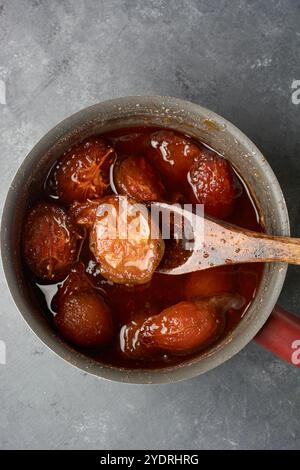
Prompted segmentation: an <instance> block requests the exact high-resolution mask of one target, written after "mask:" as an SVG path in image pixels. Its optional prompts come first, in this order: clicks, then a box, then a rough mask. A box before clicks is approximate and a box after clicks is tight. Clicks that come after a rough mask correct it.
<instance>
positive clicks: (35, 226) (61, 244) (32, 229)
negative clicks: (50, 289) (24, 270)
mask: <svg viewBox="0 0 300 470" xmlns="http://www.w3.org/2000/svg"><path fill="white" fill-rule="evenodd" d="M77 242H78V234H77V232H76V229H75V227H74V225H73V224H72V222H71V221H70V220H69V218H68V216H67V213H66V211H65V210H64V209H62V208H61V207H59V206H58V205H57V204H53V203H38V204H37V205H35V206H34V207H33V208H32V209H31V210H30V211H29V213H28V214H27V216H26V219H25V223H24V234H23V254H24V258H25V261H26V263H27V265H28V266H29V268H30V269H31V271H32V272H33V273H34V274H35V275H36V276H37V277H38V278H40V279H43V280H48V281H59V280H61V279H63V278H64V277H65V276H66V275H67V274H68V271H69V270H70V268H71V266H72V265H73V264H74V262H75V261H76V258H77Z"/></svg>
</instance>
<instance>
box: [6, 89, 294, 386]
mask: <svg viewBox="0 0 300 470" xmlns="http://www.w3.org/2000/svg"><path fill="white" fill-rule="evenodd" d="M131 126H132V127H133V126H158V127H164V128H172V129H175V130H178V131H180V132H182V133H186V134H189V135H191V136H193V137H195V138H196V139H199V140H202V141H204V142H206V143H207V144H208V145H209V146H211V147H212V148H214V149H215V150H217V151H218V152H220V153H221V154H224V155H226V157H227V158H228V159H229V160H230V161H231V162H232V164H233V165H234V167H235V168H236V169H237V171H238V172H239V174H240V175H241V176H242V178H243V180H244V181H245V183H246V184H247V186H248V188H250V191H251V194H252V197H253V198H254V200H255V201H256V204H257V207H258V208H259V211H260V215H261V220H262V222H263V224H264V227H265V230H266V232H267V233H269V234H274V235H283V236H289V234H290V228H289V218H288V212H287V208H286V204H285V200H284V197H283V194H282V191H281V189H280V186H279V183H278V181H277V179H276V177H275V175H274V173H273V171H272V169H271V168H270V166H269V164H268V162H267V161H266V159H265V157H264V156H263V155H262V153H261V152H260V151H259V150H258V148H257V147H256V146H255V145H254V144H253V143H252V142H251V141H250V140H249V139H248V138H247V137H246V136H245V135H244V134H243V133H242V132H241V131H240V130H239V129H237V128H236V127H235V126H234V125H233V124H231V123H230V122H228V121H227V120H225V119H224V118H223V117H221V116H218V115H217V114H215V113H214V112H212V111H210V110H208V109H205V108H203V107H202V106H199V105H198V104H194V103H190V102H187V101H182V100H179V99H176V98H172V97H163V96H131V97H125V98H117V99H113V100H110V101H105V102H103V103H99V104H96V105H94V106H91V107H88V108H86V109H83V110H81V111H79V112H78V113H76V114H74V115H72V116H71V117H69V118H67V119H65V120H64V121H63V122H61V123H60V124H58V125H57V126H56V127H54V128H53V129H52V130H51V131H50V132H48V133H47V134H46V135H45V136H44V137H43V138H42V139H41V140H40V141H39V142H38V143H37V144H36V145H35V147H34V148H33V149H32V150H31V152H30V153H29V154H28V155H27V157H26V158H25V159H24V161H23V163H22V164H21V166H20V168H19V170H18V171H17V174H16V176H15V177H14V180H13V182H12V183H11V185H10V188H9V191H8V194H7V198H6V201H5V206H4V210H3V216H2V222H1V251H2V262H3V267H4V272H5V276H6V279H7V284H8V287H9V289H10V292H11V294H12V297H13V299H14V302H15V304H16V306H17V307H18V309H19V311H20V313H21V315H22V316H23V318H24V319H25V321H26V322H27V324H28V325H29V326H30V328H31V329H32V331H33V332H34V333H35V334H36V335H37V336H38V337H39V338H40V340H41V341H42V342H43V343H44V344H45V345H47V346H48V347H49V348H50V349H51V350H52V351H54V352H55V353H56V354H57V355H58V356H60V357H61V358H63V359H64V360H65V361H67V362H68V363H70V364H72V365H75V366H77V367H78V368H80V369H82V370H83V371H85V372H88V373H91V374H93V375H96V376H98V377H103V378H107V379H110V380H115V381H119V382H129V383H167V382H175V381H178V380H184V379H187V378H191V377H194V376H197V375H199V374H202V373H204V372H206V371H208V370H210V369H212V368H214V367H216V366H218V365H220V364H222V363H223V362H225V361H226V360H228V359H230V358H231V357H232V356H233V355H234V354H237V353H238V352H239V351H240V350H241V349H242V348H243V347H245V346H246V345H247V344H248V343H249V342H250V341H251V340H252V339H253V338H255V340H256V341H257V342H258V343H260V344H261V345H262V346H265V347H266V348H268V349H270V350H271V351H273V352H274V353H275V354H277V355H278V356H280V357H281V358H283V359H284V360H286V361H288V362H290V363H291V364H294V365H296V366H297V365H298V366H299V362H300V361H298V358H299V357H300V354H298V353H299V346H300V319H299V318H297V317H296V316H294V315H292V314H289V313H288V312H286V311H284V310H283V309H282V308H280V307H279V306H277V305H276V302H277V299H278V296H279V294H280V291H281V289H282V286H283V283H284V279H285V276H286V271H287V265H286V264H282V263H270V264H266V265H265V266H264V270H263V276H262V280H261V283H260V286H259V289H258V291H257V294H256V297H255V299H254V300H253V302H252V304H251V306H250V308H249V309H248V311H247V314H246V315H245V316H244V317H243V319H242V320H241V322H240V323H239V325H238V326H237V327H236V328H235V329H234V330H233V331H232V332H231V333H230V334H228V335H227V336H226V337H225V338H224V339H222V340H221V341H220V342H219V343H218V344H217V345H215V346H214V347H213V348H212V349H210V350H209V351H208V352H207V353H204V354H201V355H199V356H198V357H197V356H196V357H193V358H192V359H190V360H188V361H186V362H184V363H182V364H180V365H174V366H170V367H166V368H163V369H154V370H149V369H148V370H147V369H145V370H144V369H142V368H141V369H133V370H128V369H123V368H117V367H112V366H109V365H107V364H101V363H99V362H97V361H95V360H94V359H92V358H90V357H87V356H85V355H83V354H82V353H80V352H78V351H76V350H75V349H73V348H72V347H71V346H70V345H68V344H66V343H65V342H63V341H62V340H61V339H60V338H59V337H58V336H57V335H56V333H55V332H54V331H53V329H52V328H51V326H50V325H49V323H48V322H47V320H46V319H45V317H44V316H43V315H41V313H40V307H39V304H38V302H37V300H36V299H34V298H33V297H32V295H31V294H30V292H29V290H28V288H27V284H26V280H25V278H24V272H23V270H22V265H21V257H20V237H21V221H22V218H23V214H24V211H25V210H26V208H27V205H28V194H29V190H30V187H31V185H32V182H34V180H35V179H36V178H38V177H39V175H40V174H41V172H44V171H45V168H49V169H50V168H51V165H52V164H53V162H54V161H55V160H56V159H57V157H58V156H59V155H61V154H62V153H63V152H64V151H65V150H66V149H67V148H69V147H70V145H71V144H72V143H73V142H74V141H75V140H78V139H80V138H85V137H87V136H89V135H92V134H96V133H102V132H107V131H110V130H112V129H118V128H125V127H131ZM297 348H298V352H297Z"/></svg>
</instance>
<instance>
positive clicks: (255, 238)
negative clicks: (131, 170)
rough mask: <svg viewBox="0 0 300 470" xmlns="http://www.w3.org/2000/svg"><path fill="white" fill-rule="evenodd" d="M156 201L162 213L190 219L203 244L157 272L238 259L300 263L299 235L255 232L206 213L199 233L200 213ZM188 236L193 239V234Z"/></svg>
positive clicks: (197, 239) (183, 270)
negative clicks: (174, 265) (177, 263)
mask: <svg viewBox="0 0 300 470" xmlns="http://www.w3.org/2000/svg"><path fill="white" fill-rule="evenodd" d="M153 205H154V206H155V207H156V210H158V211H159V212H161V213H162V214H165V215H166V214H168V213H169V214H168V215H170V213H171V214H172V213H173V214H174V213H175V214H177V215H181V216H182V217H184V218H185V219H186V220H188V221H189V222H188V223H189V224H190V229H191V232H193V237H192V238H193V239H194V241H195V242H196V243H197V242H198V247H200V248H199V249H192V250H191V251H190V255H188V256H187V257H186V258H187V259H185V260H184V262H183V263H182V264H180V265H179V266H176V267H171V268H169V267H168V266H167V267H165V266H164V265H162V267H161V268H160V269H159V270H158V272H161V273H164V274H184V273H189V272H192V271H198V270H201V269H207V268H210V267H213V266H220V265H225V264H238V263H258V262H259V263H269V262H274V261H275V262H284V263H290V264H300V239H297V238H289V237H276V236H271V235H266V234H264V233H257V232H252V231H250V230H244V229H242V228H240V227H237V226H235V225H231V224H228V223H225V222H220V221H217V220H213V219H209V218H206V217H205V218H204V217H201V221H202V224H203V225H202V227H203V231H202V232H201V231H200V232H201V233H200V232H199V226H201V223H200V220H199V217H200V216H199V215H196V214H191V212H189V211H187V210H185V209H182V208H180V207H179V206H177V205H169V204H165V203H159V202H158V203H153ZM191 215H192V217H191ZM197 232H198V233H197ZM199 234H200V235H199ZM189 239H191V237H190V236H189Z"/></svg>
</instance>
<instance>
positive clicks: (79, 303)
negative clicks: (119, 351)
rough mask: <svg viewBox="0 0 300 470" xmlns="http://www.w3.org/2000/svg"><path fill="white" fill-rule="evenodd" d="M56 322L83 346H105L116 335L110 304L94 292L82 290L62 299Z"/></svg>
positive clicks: (70, 339)
mask: <svg viewBox="0 0 300 470" xmlns="http://www.w3.org/2000/svg"><path fill="white" fill-rule="evenodd" d="M54 323H55V325H56V327H57V329H58V330H59V332H60V333H61V335H62V336H63V337H64V338H65V339H66V340H67V341H69V342H70V343H72V344H75V345H77V346H80V347H83V348H99V347H103V346H105V345H107V344H108V343H109V342H110V340H111V339H112V336H113V324H112V319H111V314H110V311H109V308H108V307H107V305H106V304H105V302H104V300H103V299H102V298H101V297H100V296H99V295H97V294H96V293H93V292H87V291H78V292H75V293H73V294H70V295H68V296H67V297H66V298H65V299H64V301H63V302H61V304H60V309H59V313H58V314H57V315H56V316H55V319H54Z"/></svg>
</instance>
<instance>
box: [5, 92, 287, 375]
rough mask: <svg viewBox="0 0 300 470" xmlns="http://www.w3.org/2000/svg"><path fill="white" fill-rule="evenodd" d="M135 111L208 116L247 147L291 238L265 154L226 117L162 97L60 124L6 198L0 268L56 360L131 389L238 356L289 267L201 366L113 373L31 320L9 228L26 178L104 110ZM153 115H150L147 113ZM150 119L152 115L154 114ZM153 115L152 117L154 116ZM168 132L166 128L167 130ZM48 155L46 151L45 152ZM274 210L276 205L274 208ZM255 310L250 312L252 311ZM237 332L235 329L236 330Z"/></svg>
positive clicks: (92, 111)
mask: <svg viewBox="0 0 300 470" xmlns="http://www.w3.org/2000/svg"><path fill="white" fill-rule="evenodd" d="M128 105H130V106H131V107H136V109H137V113H138V110H139V109H140V108H145V109H146V108H147V107H149V109H151V110H152V111H153V110H154V111H157V113H158V114H159V113H160V112H161V113H162V109H164V113H166V114H168V113H174V114H176V113H177V115H178V116H179V117H180V113H183V114H184V113H194V114H195V115H199V116H202V117H203V116H205V117H206V119H207V120H211V121H212V122H214V124H216V125H218V126H220V127H222V126H225V127H226V129H228V130H229V131H230V134H231V135H232V136H233V137H234V138H235V139H236V140H237V141H240V142H242V143H243V145H244V146H245V147H247V148H248V149H249V150H250V151H251V152H253V158H254V159H255V161H256V164H258V165H259V167H260V169H261V171H262V172H263V174H264V176H265V178H266V179H267V181H268V184H269V185H270V188H271V191H272V194H274V197H275V199H274V201H275V200H276V204H277V205H278V206H277V207H276V210H277V223H278V233H277V234H278V235H289V219H288V213H287V208H286V204H285V200H284V197H283V194H282V191H281V188H280V186H279V183H278V181H277V179H276V177H275V175H274V173H273V171H272V169H271V167H270V166H269V164H268V163H267V161H266V160H265V158H264V157H263V155H262V154H261V152H260V151H259V150H258V149H257V148H256V147H255V145H254V144H253V143H252V142H251V141H250V139H248V137H246V136H245V135H244V134H243V133H242V132H241V131H240V130H239V129H238V128H236V127H235V126H234V125H233V124H231V123H230V122H228V121H227V120H226V119H224V118H223V117H221V116H219V115H217V114H216V113H214V112H212V111H210V110H208V109H206V108H203V107H202V106H200V105H197V104H194V103H191V102H188V101H183V100H180V99H177V98H173V97H164V96H130V97H123V98H116V99H113V100H108V101H104V102H102V103H98V104H95V105H93V106H90V107H88V108H85V109H82V110H81V111H79V112H77V113H75V114H73V115H71V116H70V117H68V118H67V119H65V120H63V121H62V122H61V123H59V124H58V125H56V126H55V127H54V128H53V129H51V130H50V131H49V132H48V133H47V134H46V135H45V136H44V137H43V138H42V139H41V140H40V141H39V142H38V143H37V144H36V145H35V146H34V148H33V149H32V150H31V152H29V154H28V155H27V157H26V158H25V159H24V160H23V162H22V164H21V165H20V167H19V169H18V171H17V173H16V175H15V177H14V179H13V181H12V183H11V185H10V188H9V191H8V194H7V197H6V200H5V204H4V208H3V213H2V220H1V253H2V263H3V268H4V272H5V276H6V280H7V284H8V287H9V290H10V292H11V295H12V297H13V300H14V302H15V304H16V306H17V307H18V309H19V311H20V313H21V315H22V316H23V318H24V320H25V321H26V323H27V325H28V326H29V327H30V328H31V330H32V331H33V332H34V333H35V334H36V336H37V337H39V338H40V340H41V341H42V342H43V343H44V344H45V345H46V346H48V347H49V348H50V349H51V350H52V351H54V352H55V353H56V354H57V355H58V356H60V357H62V358H63V359H65V360H66V361H67V362H69V363H70V364H72V365H73V366H76V367H78V368H80V369H82V370H83V371H85V372H87V373H90V374H93V375H95V376H98V377H102V378H105V379H110V380H114V381H118V382H127V383H169V382H176V381H179V380H184V379H187V378H192V377H194V376H197V375H200V374H202V373H204V372H206V371H208V370H210V369H212V368H214V367H216V366H218V365H220V364H221V363H223V362H225V361H226V360H228V359H229V358H231V357H232V356H233V355H234V354H236V353H237V352H239V351H240V350H241V349H242V348H243V347H244V346H246V344H247V343H248V342H249V341H250V340H251V339H252V338H253V337H254V336H255V335H256V334H257V333H258V331H259V330H260V328H261V327H262V326H263V324H264V323H265V321H266V320H267V318H268V316H269V315H270V313H271V311H272V309H273V307H274V305H275V303H276V301H277V299H278V296H279V294H280V291H281V289H282V286H283V283H284V280H285V276H286V271H287V265H285V264H280V265H276V266H275V265H272V266H271V270H272V272H271V274H269V276H271V280H272V291H271V292H270V293H269V295H268V296H265V297H264V298H263V301H262V306H261V315H260V317H259V318H257V319H256V320H255V322H254V321H252V322H249V324H248V325H247V327H246V329H245V328H244V330H243V331H241V332H238V331H237V332H236V334H235V335H234V336H233V337H232V338H229V339H228V341H227V342H226V343H225V344H223V345H222V347H216V348H215V350H214V351H213V352H212V353H209V354H207V355H206V356H205V357H200V358H199V359H197V360H192V361H190V362H185V363H183V364H180V365H179V366H172V367H170V368H164V369H156V370H144V369H143V370H142V369H141V370H139V369H138V370H136V369H132V370H126V369H118V368H115V367H110V366H106V365H105V366H104V365H102V364H99V363H98V362H96V361H94V360H92V359H90V358H88V357H87V356H85V355H83V354H81V353H79V352H78V351H75V350H74V349H72V348H71V347H70V346H68V345H66V344H65V343H64V342H63V341H61V340H59V338H58V337H57V336H56V335H55V334H54V332H53V333H51V332H49V329H47V328H45V324H44V323H42V322H40V321H38V320H37V319H36V318H35V317H34V316H33V315H31V311H30V308H29V307H28V305H26V304H25V302H24V299H23V296H22V292H21V290H20V288H19V286H18V285H17V282H16V275H15V269H14V262H13V256H12V253H11V249H10V239H9V237H10V230H8V227H9V224H10V223H11V218H12V214H13V210H14V207H15V205H16V201H17V198H18V196H19V191H18V189H19V188H20V186H21V184H22V181H23V183H24V181H25V180H24V178H25V175H26V172H28V170H30V168H32V167H33V164H34V163H35V162H36V161H37V158H38V155H41V149H42V148H44V147H45V145H46V146H49V143H52V145H54V144H55V143H56V142H57V141H58V140H59V139H61V138H63V136H64V135H65V134H66V133H68V132H71V131H72V130H73V129H74V128H76V127H77V126H79V125H82V124H83V122H84V120H85V119H86V118H87V116H88V119H89V120H90V121H91V122H92V121H93V119H95V118H96V117H97V115H99V113H104V111H103V110H104V109H105V110H106V111H107V112H108V114H109V112H110V111H111V112H112V113H116V114H117V113H123V112H124V113H126V108H127V106H128ZM149 113H150V111H149ZM150 114H151V113H150ZM150 114H149V115H150ZM166 127H167V126H166ZM43 153H44V151H43ZM274 204H275V202H274ZM250 309H251V307H250ZM238 328H239V327H237V330H238Z"/></svg>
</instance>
